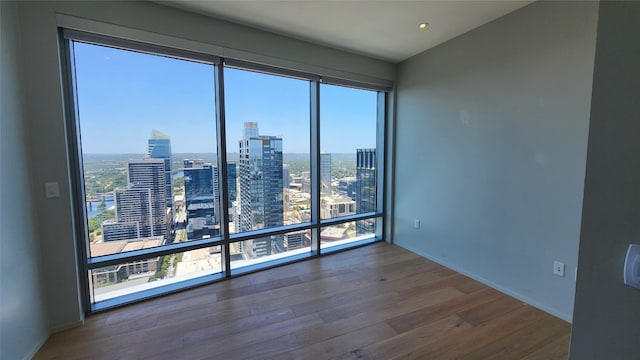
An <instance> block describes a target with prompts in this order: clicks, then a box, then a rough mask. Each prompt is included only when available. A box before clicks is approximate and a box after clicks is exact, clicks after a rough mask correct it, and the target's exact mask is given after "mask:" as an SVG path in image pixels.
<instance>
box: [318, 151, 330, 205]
mask: <svg viewBox="0 0 640 360" xmlns="http://www.w3.org/2000/svg"><path fill="white" fill-rule="evenodd" d="M320 187H321V189H320V190H321V191H320V193H321V194H322V195H324V196H331V154H329V153H322V154H320Z"/></svg>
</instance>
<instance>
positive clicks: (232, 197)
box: [213, 162, 238, 222]
mask: <svg viewBox="0 0 640 360" xmlns="http://www.w3.org/2000/svg"><path fill="white" fill-rule="evenodd" d="M218 179H220V177H219V173H218V166H214V167H213V196H214V198H215V206H216V209H220V204H221V202H220V184H219V181H218ZM237 180H238V176H237V170H236V162H228V163H227V186H228V189H229V208H231V207H232V206H233V202H234V201H236V197H237V196H238V186H237V184H236V182H237ZM217 221H219V219H216V222H217ZM229 221H233V214H232V213H229Z"/></svg>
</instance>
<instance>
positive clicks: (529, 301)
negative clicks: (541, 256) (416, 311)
mask: <svg viewBox="0 0 640 360" xmlns="http://www.w3.org/2000/svg"><path fill="white" fill-rule="evenodd" d="M394 245H397V246H400V247H401V248H405V249H407V250H409V251H411V252H413V253H416V254H418V255H420V256H422V257H425V258H427V259H429V260H431V261H433V262H435V263H438V264H440V265H442V266H444V267H446V268H449V269H451V270H453V271H455V272H458V273H460V274H462V275H465V276H468V277H470V278H472V279H473V280H476V281H478V282H481V283H483V284H485V285H487V286H489V287H491V288H493V289H496V290H498V291H500V292H502V293H505V294H507V295H509V296H511V297H513V298H516V299H518V300H520V301H522V302H525V303H527V304H529V305H531V306H533V307H535V308H537V309H540V310H542V311H544V312H546V313H549V314H551V315H553V316H555V317H557V318H560V319H562V320H564V321H566V322H568V323H571V322H572V320H573V315H572V314H566V313H564V312H562V311H558V310H557V309H554V308H551V307H549V306H547V305H545V304H542V303H540V302H539V301H536V300H533V299H531V298H529V297H527V296H524V295H522V294H520V293H518V292H515V291H513V290H511V289H508V288H505V287H503V286H502V285H499V284H496V283H494V282H492V281H490V280H487V279H485V278H483V277H481V276H478V275H476V274H473V273H470V272H469V271H467V270H465V269H462V268H460V267H458V266H455V265H452V264H450V263H448V262H446V261H443V260H441V259H438V258H436V257H434V256H431V255H428V254H425V253H423V252H422V251H420V250H418V249H415V248H412V247H411V246H406V245H404V244H403V245H400V244H398V243H394Z"/></svg>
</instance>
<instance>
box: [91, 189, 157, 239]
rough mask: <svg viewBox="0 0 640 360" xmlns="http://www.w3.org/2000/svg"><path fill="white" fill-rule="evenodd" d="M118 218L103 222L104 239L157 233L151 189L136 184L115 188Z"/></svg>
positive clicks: (132, 237) (140, 236)
mask: <svg viewBox="0 0 640 360" xmlns="http://www.w3.org/2000/svg"><path fill="white" fill-rule="evenodd" d="M114 193H115V208H116V218H115V219H114V220H112V221H106V222H104V223H103V224H102V239H103V241H117V240H131V239H138V238H143V237H149V236H163V235H164V233H159V234H156V233H154V231H155V230H156V229H155V228H154V227H153V226H152V224H153V216H152V208H153V204H152V202H151V189H149V188H147V187H144V186H140V185H134V186H132V187H129V188H125V189H115V191H114Z"/></svg>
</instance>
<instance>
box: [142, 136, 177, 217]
mask: <svg viewBox="0 0 640 360" xmlns="http://www.w3.org/2000/svg"><path fill="white" fill-rule="evenodd" d="M147 158H150V159H162V160H164V171H165V176H164V180H165V196H166V204H167V207H168V208H171V209H173V185H172V182H171V180H172V178H171V139H170V138H169V136H168V135H166V134H163V133H161V132H160V131H158V130H156V129H153V130H152V131H151V136H150V137H149V142H148V146H147Z"/></svg>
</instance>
